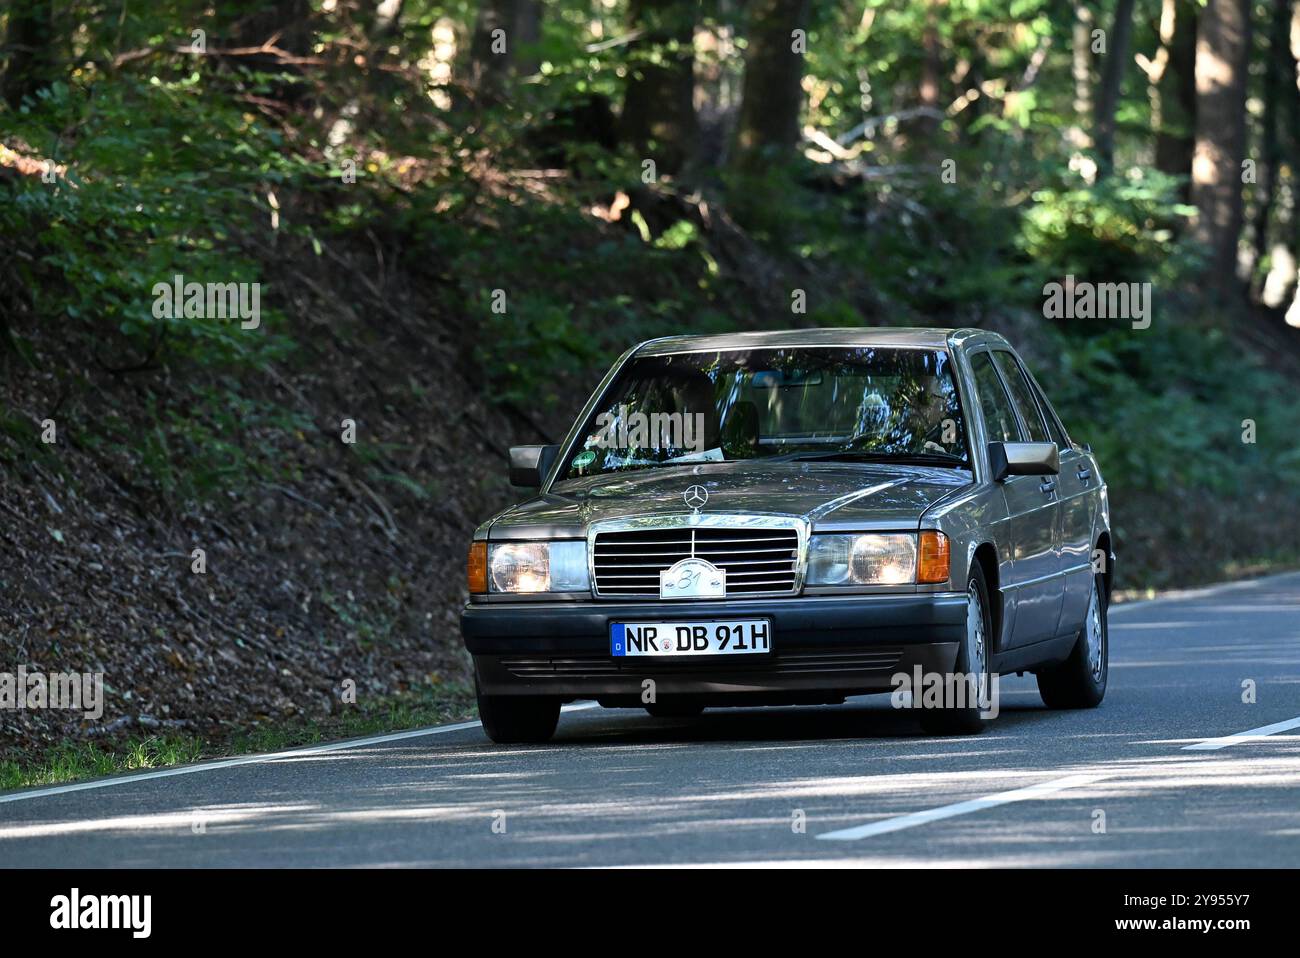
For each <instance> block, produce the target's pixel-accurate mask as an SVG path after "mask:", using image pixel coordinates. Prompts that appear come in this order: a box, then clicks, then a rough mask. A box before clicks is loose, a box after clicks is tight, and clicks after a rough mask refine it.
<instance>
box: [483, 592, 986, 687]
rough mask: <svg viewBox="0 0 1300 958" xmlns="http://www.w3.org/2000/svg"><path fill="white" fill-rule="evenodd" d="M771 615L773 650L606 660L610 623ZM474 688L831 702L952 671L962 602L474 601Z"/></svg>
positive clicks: (935, 598) (934, 597)
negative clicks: (908, 677) (921, 674)
mask: <svg viewBox="0 0 1300 958" xmlns="http://www.w3.org/2000/svg"><path fill="white" fill-rule="evenodd" d="M674 618H681V619H691V620H695V621H699V620H701V619H726V618H767V619H770V620H771V622H772V653H771V655H767V656H762V657H760V656H730V657H725V656H719V657H714V658H709V659H707V660H701V659H698V658H696V659H691V658H684V659H671V658H668V659H651V658H640V657H638V658H622V657H618V658H616V657H614V656H612V655H610V650H609V627H610V623H612V622H635V621H638V620H658V621H671V620H672V619H674ZM460 627H461V634H462V635H463V636H464V638H465V645H466V647H467V648H468V649H469V651H470V653H471V654H472V655H473V656H474V665H475V670H476V673H477V676H478V682H479V688H480V691H482V692H483V693H485V694H489V695H553V696H559V697H561V698H565V699H573V698H595V699H599V700H600V701H601V702H602V703H604V704H608V705H638V704H640V699H641V694H642V692H643V690H644V687H643V685H642V683H643V682H644V681H645V680H646V679H653V680H654V682H655V693H656V695H657V696H689V697H692V698H694V699H696V700H698V701H701V702H705V703H714V704H726V703H731V704H742V703H749V702H754V703H763V702H772V703H777V702H794V701H808V702H814V701H837V700H839V699H841V698H843V697H844V696H846V695H857V694H862V693H866V692H885V691H890V690H891V689H892V688H893V684H892V682H891V678H892V677H893V676H894V675H896V674H898V673H899V672H907V673H909V674H910V673H911V672H912V670H913V669H914V668H916V667H918V666H919V667H920V668H921V669H922V670H923V671H925V672H949V671H951V670H952V667H953V664H954V662H955V661H956V657H957V648H958V645H959V643H960V642H961V641H962V638H963V637H964V635H965V628H966V596H965V594H964V593H960V592H952V593H949V592H940V593H920V594H915V595H856V596H804V597H797V598H780V599H747V600H736V599H726V600H718V601H712V602H710V601H702V602H690V603H685V604H681V603H663V602H617V603H607V602H555V603H550V602H545V603H543V602H484V603H470V604H469V605H467V606H466V607H465V610H464V612H463V613H462V615H461V620H460Z"/></svg>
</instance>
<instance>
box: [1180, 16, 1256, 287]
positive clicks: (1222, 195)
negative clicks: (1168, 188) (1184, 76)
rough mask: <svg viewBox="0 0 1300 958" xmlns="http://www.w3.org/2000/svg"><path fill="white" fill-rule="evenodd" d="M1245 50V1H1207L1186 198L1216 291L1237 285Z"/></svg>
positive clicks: (1199, 43)
mask: <svg viewBox="0 0 1300 958" xmlns="http://www.w3.org/2000/svg"><path fill="white" fill-rule="evenodd" d="M1249 55H1250V3H1249V0H1209V3H1208V4H1207V5H1206V7H1205V12H1204V13H1202V14H1201V24H1200V36H1199V37H1198V39H1197V44H1196V149H1195V153H1194V155H1193V158H1192V202H1193V203H1194V204H1195V206H1196V209H1197V214H1196V228H1195V236H1196V239H1197V240H1198V241H1199V242H1200V243H1201V244H1202V245H1203V246H1204V248H1205V252H1206V255H1207V257H1208V266H1209V270H1210V276H1209V285H1210V287H1211V288H1214V289H1217V290H1219V291H1220V292H1227V291H1229V290H1231V289H1233V288H1234V287H1235V286H1236V285H1237V284H1236V270H1237V240H1238V237H1239V236H1240V234H1241V221H1242V207H1241V161H1242V158H1243V156H1244V152H1245V140H1246V65H1247V59H1248V57H1249Z"/></svg>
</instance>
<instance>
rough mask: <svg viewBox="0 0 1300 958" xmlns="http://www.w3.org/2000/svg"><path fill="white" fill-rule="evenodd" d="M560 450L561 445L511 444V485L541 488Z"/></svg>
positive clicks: (524, 487) (523, 487) (522, 487)
mask: <svg viewBox="0 0 1300 958" xmlns="http://www.w3.org/2000/svg"><path fill="white" fill-rule="evenodd" d="M559 451H560V447H559V446H511V447H510V485H512V486H518V487H519V488H521V489H540V488H541V487H542V480H544V479H545V478H546V474H547V473H548V472H550V471H551V465H552V463H554V462H555V457H556V455H557V454H558V453H559Z"/></svg>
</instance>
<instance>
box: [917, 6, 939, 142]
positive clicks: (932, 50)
mask: <svg viewBox="0 0 1300 958" xmlns="http://www.w3.org/2000/svg"><path fill="white" fill-rule="evenodd" d="M926 7H927V10H926V19H925V32H924V33H923V34H922V36H921V85H920V87H919V88H918V90H917V94H918V96H917V100H918V101H919V102H920V105H921V106H922V107H923V108H925V109H927V110H934V111H938V110H939V108H940V107H939V78H940V75H941V73H942V71H943V58H942V55H941V50H940V40H939V27H938V23H937V22H936V17H935V12H934V5H933V3H932V2H929V3H927V4H926ZM939 122H940V121H939V118H938V116H937V115H935V114H933V113H927V114H925V115H923V116H921V117H919V118H918V119H917V123H916V132H917V136H918V137H919V138H921V139H922V141H923V145H924V146H925V147H927V148H929V147H932V146H933V145H934V137H935V134H936V133H938V131H939Z"/></svg>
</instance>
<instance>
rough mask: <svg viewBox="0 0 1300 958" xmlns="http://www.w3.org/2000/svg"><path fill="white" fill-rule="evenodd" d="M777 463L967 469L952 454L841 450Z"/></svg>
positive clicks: (796, 454) (804, 454)
mask: <svg viewBox="0 0 1300 958" xmlns="http://www.w3.org/2000/svg"><path fill="white" fill-rule="evenodd" d="M772 461H775V462H897V463H902V464H904V465H916V466H947V467H949V468H958V469H967V468H969V466H967V464H966V460H964V459H962V457H961V456H954V455H953V454H952V453H950V452H861V451H857V452H855V451H854V450H852V449H841V450H839V451H837V452H794V453H790V454H789V455H788V456H774V457H773V460H772Z"/></svg>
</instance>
